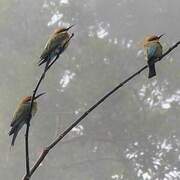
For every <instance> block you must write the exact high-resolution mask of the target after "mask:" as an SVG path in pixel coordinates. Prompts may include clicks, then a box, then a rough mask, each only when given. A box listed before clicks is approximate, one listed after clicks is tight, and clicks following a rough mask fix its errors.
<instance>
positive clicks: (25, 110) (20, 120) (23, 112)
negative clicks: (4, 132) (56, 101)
mask: <svg viewBox="0 0 180 180" xmlns="http://www.w3.org/2000/svg"><path fill="white" fill-rule="evenodd" d="M43 94H45V93H41V94H39V95H37V96H36V97H35V98H34V101H33V106H32V116H34V115H35V114H36V112H37V102H36V99H37V98H39V97H40V96H42V95H43ZM31 99H32V96H25V97H23V98H22V99H21V101H20V102H19V104H18V107H17V109H16V111H15V112H14V115H13V120H12V122H11V124H10V126H11V129H10V131H9V136H11V135H12V134H13V138H12V142H11V146H14V142H15V139H16V137H17V135H18V132H19V130H20V129H21V128H22V126H23V125H24V124H25V123H26V121H27V120H28V118H29V117H30V116H29V113H30V107H31Z"/></svg>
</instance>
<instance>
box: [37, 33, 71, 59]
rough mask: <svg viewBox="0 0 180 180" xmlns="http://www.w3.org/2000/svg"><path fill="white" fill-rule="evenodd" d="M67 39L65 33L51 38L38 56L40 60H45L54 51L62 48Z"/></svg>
mask: <svg viewBox="0 0 180 180" xmlns="http://www.w3.org/2000/svg"><path fill="white" fill-rule="evenodd" d="M68 38H69V36H68V33H67V32H63V33H61V34H58V35H53V36H51V37H50V38H49V40H48V42H47V43H46V46H45V48H44V51H43V52H42V54H41V56H40V59H41V60H42V59H46V58H47V57H48V56H49V55H50V54H51V52H52V51H54V50H55V49H56V48H57V47H61V46H62V47H63V45H64V44H65V42H66V41H67V39H68Z"/></svg>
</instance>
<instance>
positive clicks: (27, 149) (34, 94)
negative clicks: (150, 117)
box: [25, 71, 46, 180]
mask: <svg viewBox="0 0 180 180" xmlns="http://www.w3.org/2000/svg"><path fill="white" fill-rule="evenodd" d="M45 73H46V71H45V72H44V73H43V74H42V75H41V78H40V79H39V81H38V83H37V85H36V88H35V89H34V91H33V95H32V99H31V106H30V110H29V119H28V121H27V123H26V124H27V126H26V133H25V150H26V174H27V178H26V179H27V180H28V179H30V168H29V127H30V120H31V117H32V108H33V102H34V98H35V96H36V92H37V90H38V88H39V86H40V84H41V82H42V80H43V78H44V77H45Z"/></svg>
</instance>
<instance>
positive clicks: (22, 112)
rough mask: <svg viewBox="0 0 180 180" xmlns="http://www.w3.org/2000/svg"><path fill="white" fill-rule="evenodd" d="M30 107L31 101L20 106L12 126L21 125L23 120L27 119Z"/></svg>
mask: <svg viewBox="0 0 180 180" xmlns="http://www.w3.org/2000/svg"><path fill="white" fill-rule="evenodd" d="M29 109H30V103H26V104H23V105H21V106H19V107H18V108H17V110H16V111H15V113H14V115H13V120H12V122H11V127H15V126H17V125H19V124H20V123H21V122H22V121H23V120H25V119H27V118H28V112H29Z"/></svg>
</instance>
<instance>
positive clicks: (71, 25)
mask: <svg viewBox="0 0 180 180" xmlns="http://www.w3.org/2000/svg"><path fill="white" fill-rule="evenodd" d="M73 26H75V24H73V25H71V26H69V27H68V28H66V31H68V30H69V29H71V28H72V27H73Z"/></svg>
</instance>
